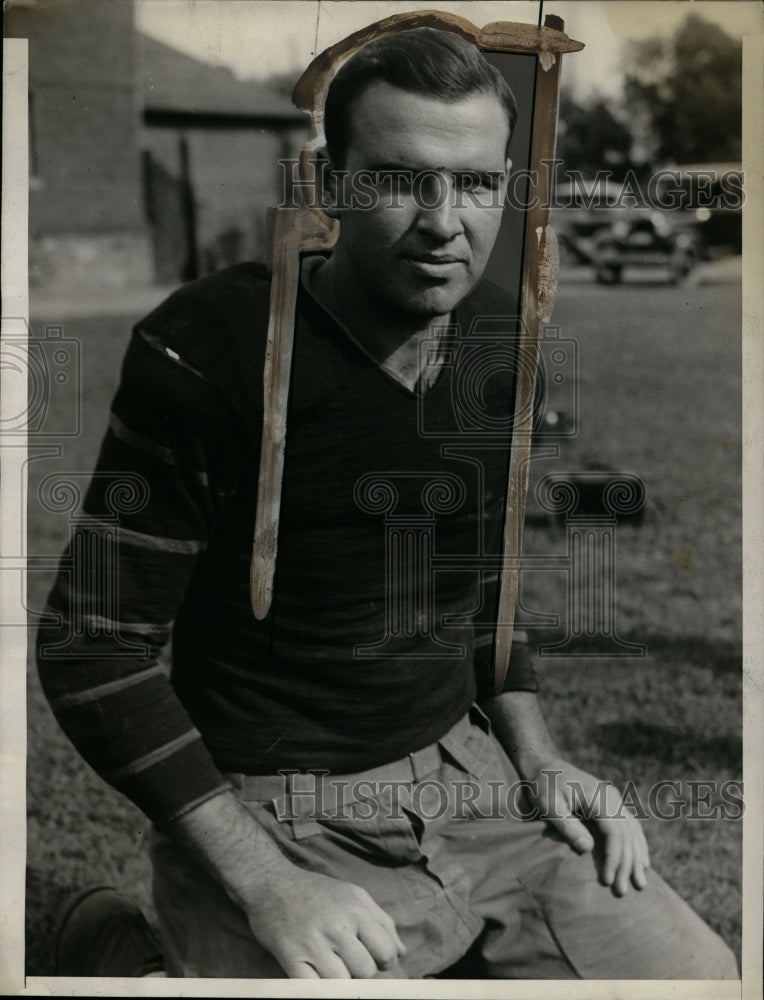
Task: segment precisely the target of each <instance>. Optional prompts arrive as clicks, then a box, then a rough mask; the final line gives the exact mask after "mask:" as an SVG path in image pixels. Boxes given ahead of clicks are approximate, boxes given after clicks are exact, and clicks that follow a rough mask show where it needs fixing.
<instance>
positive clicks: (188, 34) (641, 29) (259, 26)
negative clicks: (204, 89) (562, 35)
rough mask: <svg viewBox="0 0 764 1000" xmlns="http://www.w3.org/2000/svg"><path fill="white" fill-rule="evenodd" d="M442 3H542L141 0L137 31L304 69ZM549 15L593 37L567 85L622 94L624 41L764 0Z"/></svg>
mask: <svg viewBox="0 0 764 1000" xmlns="http://www.w3.org/2000/svg"><path fill="white" fill-rule="evenodd" d="M422 9H437V10H443V11H450V12H452V13H456V14H460V15H461V16H463V17H466V18H468V19H469V20H471V21H472V22H473V23H474V24H477V25H481V26H482V25H483V24H486V23H488V22H489V21H500V20H504V21H525V22H532V23H536V22H537V19H538V11H539V3H538V2H537V0H516V2H503V0H470V2H464V0H460V2H451V0H440V2H437V0H436V2H432V0H430V2H427V0H424V2H423V0H420V2H418V3H417V2H413V3H411V2H395V3H390V2H374V0H371V2H358V0H353V2H348V0H321V2H319V0H278V2H276V0H136V23H137V27H138V29H139V30H140V31H143V32H145V33H146V34H149V35H152V36H153V37H155V38H157V39H159V40H160V41H163V42H165V43H166V44H168V45H172V46H174V47H175V48H177V49H180V50H181V51H183V52H185V53H187V54H189V55H193V56H195V57H196V58H198V59H203V60H205V61H207V62H212V63H216V64H219V65H224V66H227V67H229V68H230V69H232V70H233V71H234V72H235V73H236V75H237V76H239V77H241V78H243V79H246V78H252V77H254V78H262V77H265V76H269V75H271V74H273V73H282V72H294V73H295V74H298V73H299V72H300V71H301V70H302V69H303V68H304V67H305V66H307V64H308V63H309V62H310V60H311V59H312V58H313V55H314V54H315V52H316V51H319V52H320V51H321V50H323V49H324V48H326V47H327V46H329V45H331V44H333V43H334V42H336V41H338V40H339V39H340V38H342V37H343V36H344V35H346V34H349V33H350V32H351V31H353V30H355V29H356V28H358V27H360V26H361V25H363V24H368V23H370V22H372V21H375V20H378V19H381V18H383V17H386V16H389V15H390V14H391V13H397V12H402V11H409V10H422ZM543 10H544V14H548V13H549V14H551V13H554V14H557V15H558V16H561V17H562V18H563V19H564V20H565V30H566V31H567V33H568V34H569V35H570V36H571V37H573V38H576V39H578V40H580V41H583V42H585V43H586V49H585V51H584V53H582V54H581V55H571V56H566V57H565V59H564V60H563V73H564V74H565V81H566V83H567V84H568V85H569V86H571V87H572V88H573V89H574V90H575V92H576V94H577V95H578V96H579V97H584V98H585V97H587V96H589V95H591V93H593V92H599V93H601V94H603V95H605V96H617V95H618V93H619V91H620V84H621V66H622V61H623V46H624V43H625V42H627V41H629V40H631V39H636V38H644V37H647V36H649V35H655V34H660V33H670V32H672V31H673V30H674V29H675V28H676V27H677V26H678V25H679V24H680V22H681V21H682V20H683V19H684V18H685V17H686V15H687V14H688V13H690V12H692V11H695V12H697V13H699V14H700V15H701V16H702V17H704V18H705V19H706V20H708V21H712V22H713V23H716V24H719V25H720V26H722V27H723V28H724V29H725V30H726V31H727V32H728V33H729V34H730V35H732V36H733V37H736V38H739V37H741V35H742V34H744V33H761V32H764V15H763V14H762V5H761V4H760V3H759V0H618V2H616V0H606V2H596V0H567V2H559V3H557V2H549V0H547V2H545V3H544V4H543Z"/></svg>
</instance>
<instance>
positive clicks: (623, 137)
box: [557, 91, 632, 179]
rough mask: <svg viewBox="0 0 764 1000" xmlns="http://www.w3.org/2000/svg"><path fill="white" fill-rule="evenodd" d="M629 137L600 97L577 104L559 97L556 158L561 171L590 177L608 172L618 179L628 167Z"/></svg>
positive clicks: (625, 127)
mask: <svg viewBox="0 0 764 1000" xmlns="http://www.w3.org/2000/svg"><path fill="white" fill-rule="evenodd" d="M631 145H632V135H631V132H630V130H629V129H628V128H627V126H626V125H624V124H623V122H622V121H620V119H619V118H617V117H616V116H615V115H614V114H613V113H612V111H611V110H610V108H609V107H608V105H607V104H606V103H605V101H604V100H603V99H602V98H595V99H594V101H593V102H592V103H589V104H579V103H578V102H577V101H575V100H574V98H573V97H571V96H570V94H568V93H566V92H565V91H563V93H562V94H561V95H560V115H559V133H558V141H557V157H558V158H559V159H561V160H563V161H564V166H563V168H562V169H563V170H580V171H581V173H582V174H583V175H584V176H585V177H594V176H595V174H596V173H597V172H598V171H600V170H610V171H612V173H613V177H614V178H615V179H622V178H623V175H624V174H625V173H626V170H627V169H628V168H629V166H630V158H629V154H630V150H631Z"/></svg>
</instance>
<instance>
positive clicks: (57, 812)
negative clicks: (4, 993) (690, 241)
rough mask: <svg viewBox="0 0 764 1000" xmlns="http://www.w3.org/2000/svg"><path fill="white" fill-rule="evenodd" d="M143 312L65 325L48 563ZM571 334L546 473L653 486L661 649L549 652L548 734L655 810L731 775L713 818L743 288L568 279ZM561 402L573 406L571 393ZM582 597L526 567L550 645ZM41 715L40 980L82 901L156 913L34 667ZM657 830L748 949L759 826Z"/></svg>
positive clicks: (678, 823)
mask: <svg viewBox="0 0 764 1000" xmlns="http://www.w3.org/2000/svg"><path fill="white" fill-rule="evenodd" d="M131 319H132V318H131V317H120V318H114V317H108V318H107V317H102V318H95V319H87V320H78V321H70V322H68V323H66V324H65V325H64V334H65V336H67V337H74V338H77V340H78V341H79V342H80V345H81V355H82V364H83V369H82V379H81V386H80V399H81V405H82V411H83V416H84V420H83V425H82V431H81V433H80V434H79V435H78V436H77V437H74V438H71V439H68V440H66V441H63V442H62V445H63V452H62V455H61V457H60V458H56V459H47V458H39V459H36V460H34V461H32V462H31V463H30V491H29V495H30V498H31V499H30V513H29V551H30V553H32V554H52V553H56V552H58V551H59V550H60V549H61V548H62V546H63V544H64V541H65V537H66V534H67V525H66V518H65V516H62V515H54V514H51V513H49V512H46V511H44V510H43V509H42V508H41V507H40V505H39V504H38V503H37V502H36V501H35V497H36V495H37V494H36V490H37V486H38V484H39V483H40V481H41V479H42V478H44V476H46V475H48V474H51V473H53V472H63V471H82V472H85V471H87V470H88V469H89V468H90V467H91V466H92V463H93V460H94V457H95V453H96V450H97V447H98V442H99V440H100V437H101V434H102V433H103V429H104V426H105V418H106V411H107V407H108V402H109V398H110V396H111V394H112V392H113V390H114V388H115V385H116V381H117V377H118V369H119V363H120V358H121V355H122V352H123V350H124V346H125V343H126V338H127V334H128V330H129V326H130V322H131ZM555 322H556V323H558V324H559V325H560V328H561V335H562V336H564V337H570V338H573V339H575V341H576V342H577V344H578V351H579V373H578V390H579V399H580V405H581V410H580V421H579V430H578V433H577V436H576V437H575V438H573V439H572V440H570V441H569V442H567V443H566V444H565V445H564V446H563V447H562V450H561V453H560V455H559V456H558V457H557V458H554V459H545V460H543V461H539V462H538V463H534V470H533V479H534V481H535V480H537V479H538V478H539V476H541V475H543V474H545V473H547V472H552V471H566V470H577V469H583V468H586V467H593V468H609V469H612V470H616V471H628V472H632V473H635V474H637V475H639V476H640V477H641V478H642V480H643V481H644V484H645V488H646V493H647V502H646V508H645V514H644V517H643V520H642V522H641V524H639V525H634V524H632V525H629V524H625V523H624V524H622V525H620V526H619V528H618V530H617V591H616V610H617V616H616V621H617V629H618V632H619V634H620V636H621V637H622V638H624V639H627V640H630V641H632V642H636V643H642V644H644V645H645V646H646V647H647V653H646V656H645V657H643V658H609V659H606V658H596V657H594V658H593V657H591V656H588V657H587V656H584V657H570V658H565V659H563V658H550V657H543V658H541V659H540V660H539V661H538V662H539V669H540V673H541V676H542V683H543V691H544V695H543V698H544V702H545V705H546V707H547V711H548V716H549V720H550V725H551V727H552V729H553V731H555V732H556V734H557V735H558V737H559V741H560V744H561V746H562V747H563V748H564V749H565V750H566V751H567V752H568V754H569V755H570V756H571V757H572V759H573V760H574V761H575V762H576V763H578V764H580V765H581V766H583V767H585V768H587V769H589V770H591V771H593V772H595V773H597V774H599V775H601V776H603V777H606V778H610V779H612V780H614V781H616V782H618V783H620V784H622V785H623V783H624V782H626V781H628V780H632V781H633V782H634V783H635V786H636V788H637V790H638V792H639V794H640V796H641V798H642V799H643V800H644V801H647V799H648V795H649V790H650V788H651V787H653V786H654V785H655V783H656V782H659V781H672V782H678V786H674V787H678V794H677V795H673V794H672V795H670V796H669V799H675V800H677V801H678V800H680V799H681V800H682V801H684V802H689V801H690V798H691V794H692V786H691V785H689V784H688V782H692V781H708V782H716V786H715V787H716V789H717V791H715V792H712V793H709V794H710V795H711V798H710V802H711V806H713V804H714V803H716V804H719V803H720V802H721V800H720V797H719V795H720V793H719V791H718V788H719V784H720V783H721V782H724V781H725V780H731V779H739V778H740V777H741V771H742V764H741V736H740V732H741V725H740V722H741V720H740V713H741V597H740V579H741V499H740V476H741V470H740V439H741V429H740V301H739V289H738V288H737V287H736V286H735V285H716V286H708V287H698V288H669V287H664V286H661V285H659V284H639V285H634V286H631V287H623V288H604V289H603V288H597V287H595V286H593V285H590V284H583V283H582V284H568V285H564V286H563V287H562V289H561V291H560V295H559V299H558V306H557V310H556V313H555ZM564 391H565V392H567V391H568V389H567V387H566V389H565V390H564ZM555 392H557V395H558V397H559V398H556V397H555ZM552 403H553V404H555V403H556V404H557V405H559V406H561V407H564V406H566V399H565V397H564V395H562V390H560V391H557V390H553V395H552ZM53 405H54V407H59V406H60V407H64V406H65V405H68V402H67V400H66V399H64V398H63V397H61V398H57V399H56V400H54V402H53ZM52 417H53V418H55V412H54V413H53V414H52ZM565 545H566V537H565V529H564V527H555V526H554V525H545V524H541V523H536V522H535V521H534V523H532V524H530V525H529V526H528V529H527V531H526V544H525V551H526V552H527V553H529V554H535V555H540V554H544V553H546V554H549V555H555V554H557V555H559V554H560V553H561V552H564V550H565ZM50 583H51V573H50V572H40V573H33V574H31V576H30V581H29V606H30V609H31V610H32V611H33V612H35V611H39V610H40V609H41V608H42V607H43V604H44V600H45V595H46V592H47V590H48V588H49V586H50ZM566 595H567V583H566V577H565V574H564V572H562V571H561V570H559V569H558V570H553V571H536V572H529V573H524V574H523V578H522V588H521V600H522V602H523V606H524V608H525V609H526V612H525V616H526V617H527V616H528V614H527V613H528V612H534V611H536V612H541V611H543V612H547V613H552V614H555V615H557V616H558V617H559V627H556V628H554V627H551V626H547V627H546V628H545V629H544V630H540V631H537V632H534V631H533V630H531V637H532V639H533V640H534V641H537V640H539V639H543V640H544V641H550V640H551V641H554V640H555V639H557V638H560V637H562V635H563V634H564V633H565V625H566V614H567V612H566ZM594 647H595V648H594V652H596V651H597V646H596V643H595V644H594ZM28 718H29V746H28V811H29V820H28V891H27V968H28V972H29V974H32V975H35V974H36V975H41V974H46V973H48V972H49V966H48V957H47V955H48V948H49V938H50V931H51V924H52V919H53V916H54V914H55V911H56V908H57V906H58V905H59V903H60V901H61V899H62V898H63V897H64V896H65V895H66V894H67V892H68V891H69V890H71V889H75V888H78V887H81V886H83V885H85V884H88V883H93V882H107V883H111V884H115V885H117V886H118V887H120V888H121V889H123V890H125V891H128V892H130V893H131V894H132V895H133V896H134V897H136V898H137V899H138V901H139V902H140V903H142V904H143V905H144V906H146V907H147V909H148V908H149V907H150V901H149V884H148V863H147V860H146V857H145V852H144V849H143V848H144V835H145V823H144V820H143V819H142V817H141V815H140V814H139V813H138V812H137V811H136V810H135V809H134V808H133V807H132V806H131V805H130V804H129V803H126V802H125V801H124V800H122V799H121V798H120V797H119V796H117V795H116V793H114V792H112V791H111V790H110V789H109V788H107V787H106V786H105V785H104V784H103V783H102V782H101V781H100V780H99V779H98V778H96V777H95V776H94V775H93V774H92V773H91V772H90V771H89V770H88V768H87V767H86V766H85V765H84V764H82V763H81V762H80V760H79V758H78V757H77V756H76V754H75V753H74V751H73V750H72V749H71V748H70V747H69V745H68V743H67V741H66V739H65V738H64V737H63V736H62V734H61V733H60V732H59V730H58V729H57V726H56V724H55V722H54V720H53V718H52V715H51V713H50V711H49V709H48V707H47V704H46V703H45V701H44V699H43V697H42V694H41V692H40V689H39V684H38V682H37V678H36V673H35V669H34V665H33V663H32V662H31V660H30V666H29V702H28ZM662 801H663V802H664V803H665V802H666V801H667V800H666V799H665V798H664V799H663V800H662ZM674 808H675V809H677V810H678V808H679V807H674ZM705 808H706V810H708V808H710V807H709V806H708V805H706V806H705ZM666 811H667V812H670V808H668V807H667V808H666ZM701 811H702V810H701ZM647 835H648V839H649V842H650V846H651V852H652V857H653V863H654V865H655V867H656V868H657V869H658V870H660V871H661V873H662V874H664V876H665V877H666V878H667V879H668V881H670V882H671V883H672V885H673V886H674V887H675V888H676V889H677V891H679V893H680V894H681V895H683V896H684V897H685V898H686V899H687V900H688V901H689V902H690V903H691V904H692V905H693V906H694V907H695V908H696V909H697V910H698V912H699V913H700V914H701V915H702V916H703V917H704V918H705V919H706V920H707V921H708V922H709V923H710V924H711V925H712V926H713V927H714V928H715V929H717V930H718V931H719V932H720V933H721V934H722V935H723V937H724V938H725V939H726V940H727V941H728V942H729V944H730V945H731V946H732V947H733V949H735V950H736V951H737V953H738V955H739V949H740V924H741V920H740V907H741V902H740V901H741V873H740V867H741V824H740V823H739V822H736V821H734V820H731V819H727V820H722V819H716V820H712V819H694V820H691V819H682V818H677V819H674V820H661V819H656V818H654V819H652V820H651V822H650V823H649V825H648V830H647Z"/></svg>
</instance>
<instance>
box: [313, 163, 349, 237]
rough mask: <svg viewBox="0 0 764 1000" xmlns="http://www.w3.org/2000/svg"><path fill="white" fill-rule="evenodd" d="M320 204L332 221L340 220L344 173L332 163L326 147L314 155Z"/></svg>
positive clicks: (317, 193)
mask: <svg viewBox="0 0 764 1000" xmlns="http://www.w3.org/2000/svg"><path fill="white" fill-rule="evenodd" d="M313 159H314V162H315V170H316V175H315V176H316V195H317V201H318V204H319V205H320V206H321V210H322V212H323V213H324V214H325V215H328V216H329V218H330V219H338V218H339V216H340V206H341V204H342V186H343V185H342V172H341V171H338V170H337V169H336V168H335V166H334V164H333V163H332V161H331V159H330V157H329V153H328V152H327V150H326V147H325V146H321V147H319V148H318V149H317V150H316V151H315V153H314V157H313Z"/></svg>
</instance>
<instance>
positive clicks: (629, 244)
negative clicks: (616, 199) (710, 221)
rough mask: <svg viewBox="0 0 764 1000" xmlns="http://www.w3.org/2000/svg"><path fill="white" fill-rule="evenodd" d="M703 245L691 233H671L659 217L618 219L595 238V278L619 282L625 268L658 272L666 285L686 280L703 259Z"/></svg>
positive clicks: (609, 282)
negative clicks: (663, 274) (649, 269)
mask: <svg viewBox="0 0 764 1000" xmlns="http://www.w3.org/2000/svg"><path fill="white" fill-rule="evenodd" d="M703 255H704V254H703V246H702V241H701V240H700V238H699V237H698V236H696V235H694V234H693V233H691V232H686V231H680V232H674V231H673V230H672V229H671V228H669V226H668V225H667V224H666V223H665V222H664V221H663V219H662V216H661V215H659V214H658V213H653V214H651V215H650V216H646V215H645V214H644V213H642V214H640V215H639V216H636V217H632V218H630V219H621V220H618V221H617V222H614V223H613V224H612V225H610V226H608V227H607V229H606V230H605V231H604V232H601V233H599V234H598V236H597V238H596V240H595V244H594V253H593V263H594V274H595V278H596V280H597V281H599V282H601V283H602V284H608V285H613V284H617V283H618V282H619V281H621V280H622V277H623V271H624V268H626V267H629V268H631V267H639V268H645V267H646V268H659V269H661V270H662V271H664V272H665V274H666V278H667V280H668V281H671V282H677V281H680V280H681V279H682V278H684V277H686V276H687V275H688V274H689V273H690V271H691V270H692V268H693V267H694V266H695V264H697V263H698V261H699V260H701V259H702V257H703Z"/></svg>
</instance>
